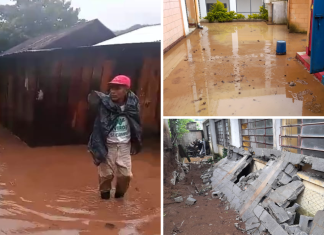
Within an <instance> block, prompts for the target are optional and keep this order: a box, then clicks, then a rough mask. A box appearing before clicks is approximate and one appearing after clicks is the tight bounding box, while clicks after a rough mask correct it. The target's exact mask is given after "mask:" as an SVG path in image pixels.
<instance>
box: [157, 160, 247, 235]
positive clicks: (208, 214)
mask: <svg viewBox="0 0 324 235" xmlns="http://www.w3.org/2000/svg"><path fill="white" fill-rule="evenodd" d="M174 161H175V160H174ZM178 164H179V163H177V161H175V163H174V164H171V163H167V164H166V165H165V166H171V165H177V167H178ZM186 165H189V166H188V168H189V169H190V170H189V172H188V173H187V174H186V175H185V178H184V179H183V180H182V181H179V182H178V181H177V183H176V185H172V184H170V178H171V177H172V172H173V171H175V170H174V168H171V167H170V169H165V170H164V172H165V173H164V175H168V177H169V178H168V179H165V181H164V194H163V195H164V208H163V210H164V211H163V214H164V234H173V235H176V234H186V235H196V234H202V235H204V234H219V235H220V234H231V235H241V234H243V231H245V229H244V223H243V222H242V221H241V220H237V213H236V212H235V211H234V210H232V209H231V208H230V205H229V203H228V202H226V201H225V200H224V199H226V197H223V198H222V200H223V201H222V200H219V199H218V196H220V193H219V192H215V191H212V186H211V184H210V182H211V178H212V176H213V170H214V169H213V165H212V163H211V162H209V161H207V160H203V161H200V162H191V163H188V164H186ZM177 167H176V168H177ZM177 169H178V168H177ZM177 172H178V173H179V171H177ZM222 196H225V195H224V194H222ZM181 199H182V200H181ZM235 223H238V228H240V229H241V230H240V229H238V228H237V227H235Z"/></svg>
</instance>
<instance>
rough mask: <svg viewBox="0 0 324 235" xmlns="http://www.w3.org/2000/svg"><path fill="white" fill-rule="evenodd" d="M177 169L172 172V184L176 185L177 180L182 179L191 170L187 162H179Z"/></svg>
mask: <svg viewBox="0 0 324 235" xmlns="http://www.w3.org/2000/svg"><path fill="white" fill-rule="evenodd" d="M177 164H178V168H177V170H175V171H173V172H172V178H171V180H170V181H171V184H173V185H175V184H176V183H177V182H179V181H182V180H183V179H184V178H185V176H186V174H188V172H189V165H188V164H185V163H180V162H177Z"/></svg>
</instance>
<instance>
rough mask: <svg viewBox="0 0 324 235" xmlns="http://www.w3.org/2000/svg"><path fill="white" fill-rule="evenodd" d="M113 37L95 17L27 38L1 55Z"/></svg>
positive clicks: (68, 46)
mask: <svg viewBox="0 0 324 235" xmlns="http://www.w3.org/2000/svg"><path fill="white" fill-rule="evenodd" d="M114 37H115V34H114V33H113V32H112V31H111V30H110V29H108V28H107V27H106V26H104V25H103V24H102V23H101V22H100V21H99V20H97V19H95V20H92V21H89V22H86V23H80V24H77V25H75V26H74V27H72V28H68V29H64V30H61V31H59V32H57V33H51V34H45V35H42V36H39V37H36V38H32V39H29V40H27V41H25V42H23V43H21V44H19V45H17V46H15V47H13V48H11V49H9V50H7V51H5V52H4V53H2V54H1V56H3V55H8V54H13V53H19V52H24V51H30V50H41V49H53V48H71V47H81V46H92V45H95V44H97V43H99V42H102V41H105V40H107V39H111V38H114Z"/></svg>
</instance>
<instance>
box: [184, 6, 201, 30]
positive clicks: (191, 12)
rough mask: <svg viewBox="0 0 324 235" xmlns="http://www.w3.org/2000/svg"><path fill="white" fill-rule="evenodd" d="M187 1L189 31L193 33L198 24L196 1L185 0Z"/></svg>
mask: <svg viewBox="0 0 324 235" xmlns="http://www.w3.org/2000/svg"><path fill="white" fill-rule="evenodd" d="M185 3H186V11H187V18H188V26H189V33H191V32H192V31H193V30H195V28H197V26H198V19H197V7H196V1H195V0H185Z"/></svg>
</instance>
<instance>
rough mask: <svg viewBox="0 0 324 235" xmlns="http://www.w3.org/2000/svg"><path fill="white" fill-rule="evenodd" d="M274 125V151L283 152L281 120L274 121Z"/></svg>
mask: <svg viewBox="0 0 324 235" xmlns="http://www.w3.org/2000/svg"><path fill="white" fill-rule="evenodd" d="M272 125H273V149H277V150H281V146H280V127H281V119H272Z"/></svg>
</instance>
